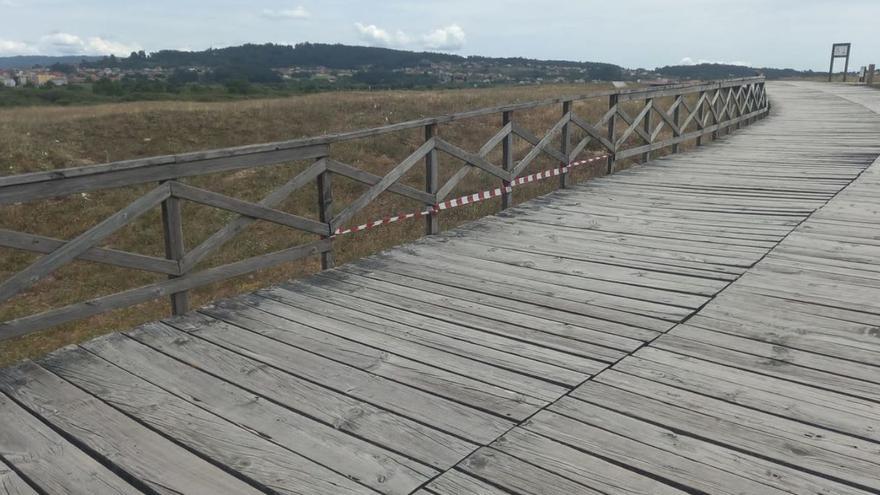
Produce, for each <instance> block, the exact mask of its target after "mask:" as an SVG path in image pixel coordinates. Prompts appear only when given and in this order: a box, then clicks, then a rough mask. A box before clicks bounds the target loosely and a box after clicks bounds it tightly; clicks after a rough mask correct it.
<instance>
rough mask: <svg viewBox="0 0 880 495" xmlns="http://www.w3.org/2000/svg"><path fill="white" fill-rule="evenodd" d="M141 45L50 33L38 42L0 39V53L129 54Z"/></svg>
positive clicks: (95, 37) (93, 37)
mask: <svg viewBox="0 0 880 495" xmlns="http://www.w3.org/2000/svg"><path fill="white" fill-rule="evenodd" d="M140 49H141V46H140V45H138V44H136V43H134V44H129V43H121V42H119V41H113V40H108V39H106V38H101V37H99V36H91V37H89V38H82V37H80V36H77V35H75V34H70V33H61V32H56V33H50V34H47V35H45V36H42V37H41V38H40V39H39V41H37V42H36V43H30V42H26V41H14V40H2V39H0V55H111V54H112V55H117V56H128V55H129V54H130V53H131V52H136V51H138V50H140Z"/></svg>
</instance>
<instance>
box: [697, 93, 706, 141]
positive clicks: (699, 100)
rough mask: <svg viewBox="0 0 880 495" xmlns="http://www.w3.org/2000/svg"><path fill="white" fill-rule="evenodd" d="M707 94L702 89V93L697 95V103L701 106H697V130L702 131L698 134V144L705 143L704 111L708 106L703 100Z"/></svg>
mask: <svg viewBox="0 0 880 495" xmlns="http://www.w3.org/2000/svg"><path fill="white" fill-rule="evenodd" d="M705 95H706V92H705V91H700V94H699V95H698V96H697V103H698V104H699V106H698V107H697V120H699V122H698V123H697V130H698V131H700V135H699V136H697V146H702V145H703V129H704V128H705V126H704V125H703V111H704V110H705V108H706V102H705V101H704V100H703V96H705Z"/></svg>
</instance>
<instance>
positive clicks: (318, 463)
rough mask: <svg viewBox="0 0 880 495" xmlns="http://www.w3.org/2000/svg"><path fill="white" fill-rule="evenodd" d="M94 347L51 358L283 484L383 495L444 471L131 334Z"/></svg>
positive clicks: (88, 383)
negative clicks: (189, 362) (269, 398)
mask: <svg viewBox="0 0 880 495" xmlns="http://www.w3.org/2000/svg"><path fill="white" fill-rule="evenodd" d="M84 348H85V349H86V350H88V352H86V350H83V349H76V350H71V351H68V352H62V353H57V354H56V355H52V356H50V357H49V358H48V359H45V360H43V361H42V363H43V364H44V366H46V367H47V368H48V369H50V370H52V371H54V372H55V373H57V374H58V375H59V376H61V377H62V378H65V379H67V380H69V381H70V382H71V383H74V384H76V385H78V386H79V387H81V388H83V389H85V390H87V391H89V392H91V393H93V394H95V395H96V396H97V397H98V398H100V399H102V400H104V401H105V402H107V403H108V404H111V405H113V406H114V407H116V408H118V409H120V410H122V411H124V412H126V413H127V414H130V415H132V416H133V417H136V418H138V419H139V420H141V421H143V422H144V423H145V424H147V425H150V426H151V427H153V428H155V429H157V430H158V431H161V432H163V433H165V434H167V435H169V436H171V437H172V438H175V439H178V440H179V441H182V442H185V443H188V444H189V445H190V446H191V447H192V448H195V449H198V450H199V451H201V452H203V453H205V454H207V455H210V456H212V457H214V458H215V459H217V460H219V461H221V462H223V464H225V465H227V466H229V467H231V468H233V469H234V470H235V471H237V472H240V473H242V474H244V475H246V476H249V477H251V478H252V479H254V480H255V481H258V482H260V483H261V484H263V485H265V486H266V487H268V488H271V489H272V490H274V491H278V492H284V493H303V492H308V493H316V494H317V493H328V494H330V493H370V491H369V490H365V489H364V487H363V486H359V485H358V484H357V483H354V482H352V481H351V480H356V481H357V482H359V483H360V484H362V485H366V486H368V487H370V488H372V489H373V490H376V491H378V492H381V493H388V494H398V495H403V494H407V493H409V492H410V491H412V490H413V489H414V488H415V487H417V486H419V485H421V484H422V483H424V482H425V481H427V480H428V479H430V478H431V477H433V476H434V475H436V474H438V472H437V471H435V470H434V469H432V468H430V467H428V466H425V465H423V464H421V463H418V462H415V461H412V460H409V459H407V458H405V457H403V456H401V455H399V454H395V453H393V452H390V451H388V450H386V449H383V448H381V447H377V446H375V445H373V444H370V443H367V442H365V441H363V440H361V439H359V438H356V437H353V436H351V435H348V434H346V433H344V432H340V431H339V430H337V429H335V428H332V427H329V426H326V425H324V424H321V423H319V422H316V421H314V420H311V419H310V418H307V417H305V416H302V415H300V414H297V413H295V412H293V411H290V410H288V409H285V408H283V407H281V406H278V405H276V404H274V403H271V402H268V401H263V400H260V397H259V396H255V395H253V394H250V393H248V392H246V391H245V390H243V389H240V388H238V387H235V386H233V385H230V384H229V383H226V382H224V381H222V380H220V379H217V378H214V377H212V376H210V375H208V374H206V373H203V372H201V371H198V370H196V369H194V368H192V367H190V366H187V365H185V364H183V363H180V362H179V361H175V360H174V359H172V358H170V357H168V356H165V355H163V354H161V353H159V352H157V351H154V350H152V349H150V348H149V347H147V346H145V345H143V344H140V343H138V342H136V341H134V340H132V339H130V338H128V337H125V336H123V335H121V334H113V335H110V336H109V337H106V338H100V339H97V340H93V341H91V342H89V343H87V344H86V345H85V346H84ZM98 356H100V358H99V357H98ZM105 360H106V361H105ZM111 363H112V364H111ZM120 368H121V369H120ZM160 387H161V388H160ZM184 418H185V420H184ZM221 418H222V419H221Z"/></svg>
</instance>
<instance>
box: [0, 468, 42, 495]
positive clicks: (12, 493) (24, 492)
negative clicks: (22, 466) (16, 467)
mask: <svg viewBox="0 0 880 495" xmlns="http://www.w3.org/2000/svg"><path fill="white" fill-rule="evenodd" d="M0 494H2V495H38V494H37V492H35V491H34V489H33V488H31V486H30V485H28V484H27V482H25V480H23V479H21V476H19V475H18V474H16V472H15V471H13V470H11V469H9V468H8V467H6V465H5V464H2V463H0Z"/></svg>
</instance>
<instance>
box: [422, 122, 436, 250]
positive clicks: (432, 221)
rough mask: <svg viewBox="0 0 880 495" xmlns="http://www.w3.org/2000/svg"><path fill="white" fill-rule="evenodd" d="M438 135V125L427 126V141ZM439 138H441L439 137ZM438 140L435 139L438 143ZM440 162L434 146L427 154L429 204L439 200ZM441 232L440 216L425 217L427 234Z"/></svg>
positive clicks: (426, 172)
mask: <svg viewBox="0 0 880 495" xmlns="http://www.w3.org/2000/svg"><path fill="white" fill-rule="evenodd" d="M435 136H437V125H436V124H431V125H427V126H425V141H426V142H428V141H431V140H432V139H435ZM438 140H439V139H438ZM436 141H437V140H435V143H436ZM439 182H440V163H439V162H438V161H437V148H436V147H434V148H432V149H431V151H429V152H428V154H427V155H425V192H426V193H428V194H429V195H431V197H432V200H431V201H428V202H427V203H426V205H427V206H434V203H436V202H437V199H436V198H437V190H438V188H439V187H440V184H439ZM439 233H440V218H439V217H438V216H437V215H436V214H434V213H431V214H429V215H428V216H426V217H425V235H435V234H439Z"/></svg>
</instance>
